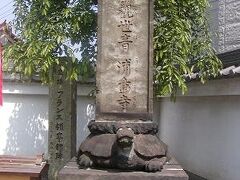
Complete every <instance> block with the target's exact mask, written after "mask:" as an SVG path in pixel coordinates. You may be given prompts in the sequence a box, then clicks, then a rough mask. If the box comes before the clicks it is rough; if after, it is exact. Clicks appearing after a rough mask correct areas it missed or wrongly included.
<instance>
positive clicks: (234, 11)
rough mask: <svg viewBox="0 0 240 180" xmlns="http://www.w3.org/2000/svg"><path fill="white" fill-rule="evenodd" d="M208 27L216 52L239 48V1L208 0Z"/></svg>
mask: <svg viewBox="0 0 240 180" xmlns="http://www.w3.org/2000/svg"><path fill="white" fill-rule="evenodd" d="M210 3H211V8H210V17H209V19H210V28H211V30H212V33H213V44H214V47H215V49H216V50H217V52H218V53H224V52H227V51H233V50H236V49H239V48H240V31H239V29H240V25H239V22H240V14H239V11H240V1H236V0H228V1H226V0H210Z"/></svg>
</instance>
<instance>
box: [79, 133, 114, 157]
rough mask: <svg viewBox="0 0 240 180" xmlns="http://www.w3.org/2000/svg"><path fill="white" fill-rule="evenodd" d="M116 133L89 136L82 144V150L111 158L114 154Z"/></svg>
mask: <svg viewBox="0 0 240 180" xmlns="http://www.w3.org/2000/svg"><path fill="white" fill-rule="evenodd" d="M115 142H116V134H100V135H94V136H88V137H87V138H86V140H85V141H84V142H82V144H81V146H80V151H82V152H83V153H85V152H88V153H90V154H91V155H93V156H96V157H103V158H110V157H111V156H112V152H113V150H114V149H113V148H114V144H115Z"/></svg>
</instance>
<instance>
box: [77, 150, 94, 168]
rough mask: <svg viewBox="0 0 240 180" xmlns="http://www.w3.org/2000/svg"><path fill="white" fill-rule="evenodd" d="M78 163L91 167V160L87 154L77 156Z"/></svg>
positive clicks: (81, 165)
mask: <svg viewBox="0 0 240 180" xmlns="http://www.w3.org/2000/svg"><path fill="white" fill-rule="evenodd" d="M78 164H79V166H80V167H92V166H93V161H92V160H91V158H90V157H89V156H88V155H87V154H85V153H83V154H82V155H80V156H79V158H78Z"/></svg>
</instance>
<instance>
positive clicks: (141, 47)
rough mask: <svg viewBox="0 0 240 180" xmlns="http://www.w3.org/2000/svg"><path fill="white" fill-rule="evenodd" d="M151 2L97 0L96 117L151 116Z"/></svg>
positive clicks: (127, 117)
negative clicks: (98, 8)
mask: <svg viewBox="0 0 240 180" xmlns="http://www.w3.org/2000/svg"><path fill="white" fill-rule="evenodd" d="M151 4H152V0H128V1H125V0H122V1H115V0H114V1H113V0H100V1H99V7H100V10H99V16H98V17H99V23H98V25H99V37H98V64H97V76H96V77H97V88H98V94H97V104H96V105H97V109H96V110H97V111H96V121H102V120H109V121H118V120H145V121H146V120H151V114H152V72H151V71H152V69H151V66H152V53H151V51H152V48H151V47H152V43H151V42H152V33H151V27H152V26H151V25H150V24H151V23H152V21H151V18H152V16H151V12H150V10H151V9H152V8H150V7H151ZM123 114H125V115H126V116H124V115H123Z"/></svg>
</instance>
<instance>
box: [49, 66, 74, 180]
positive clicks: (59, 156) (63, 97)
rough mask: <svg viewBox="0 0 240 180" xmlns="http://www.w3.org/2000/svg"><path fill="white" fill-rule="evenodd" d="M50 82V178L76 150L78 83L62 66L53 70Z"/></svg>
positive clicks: (51, 178)
mask: <svg viewBox="0 0 240 180" xmlns="http://www.w3.org/2000/svg"><path fill="white" fill-rule="evenodd" d="M50 74H51V77H52V83H51V84H50V85H49V133H48V163H49V165H50V166H49V175H48V178H49V180H55V179H56V178H57V173H58V171H59V170H60V169H61V168H62V167H63V166H64V165H65V164H66V163H67V162H68V161H69V160H70V159H71V158H72V157H73V156H74V155H75V154H76V104H75V102H76V83H75V82H74V81H70V80H65V76H64V75H63V74H62V71H61V70H60V68H59V66H54V68H53V69H52V72H51V73H50Z"/></svg>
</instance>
